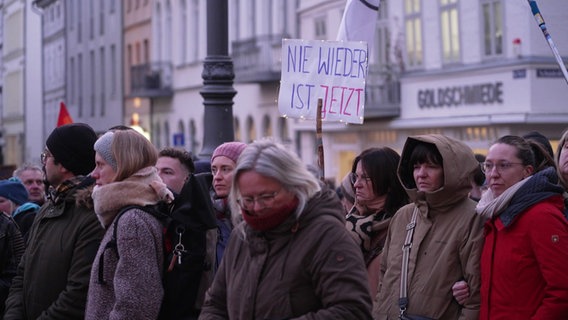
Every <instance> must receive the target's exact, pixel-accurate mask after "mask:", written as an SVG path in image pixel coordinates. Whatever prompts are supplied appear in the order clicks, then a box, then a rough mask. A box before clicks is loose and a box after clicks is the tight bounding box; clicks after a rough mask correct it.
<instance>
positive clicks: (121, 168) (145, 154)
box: [111, 130, 158, 181]
mask: <svg viewBox="0 0 568 320" xmlns="http://www.w3.org/2000/svg"><path fill="white" fill-rule="evenodd" d="M111 151H112V156H113V157H114V159H116V175H115V178H114V181H122V180H124V179H126V178H128V177H130V176H131V175H133V174H134V173H136V172H137V171H139V170H140V169H143V168H146V167H152V166H155V165H156V161H157V160H158V150H156V148H155V147H154V145H153V144H152V143H151V142H150V141H149V140H148V139H147V138H146V137H144V136H143V135H142V134H140V133H138V132H136V131H134V130H116V131H114V136H113V140H112V146H111Z"/></svg>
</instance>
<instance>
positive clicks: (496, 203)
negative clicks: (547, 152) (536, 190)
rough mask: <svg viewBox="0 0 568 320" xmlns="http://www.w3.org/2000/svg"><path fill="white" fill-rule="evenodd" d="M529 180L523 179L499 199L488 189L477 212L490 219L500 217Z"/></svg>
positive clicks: (476, 209)
mask: <svg viewBox="0 0 568 320" xmlns="http://www.w3.org/2000/svg"><path fill="white" fill-rule="evenodd" d="M528 180H529V179H523V180H521V181H519V182H517V183H515V184H514V185H512V186H510V187H509V188H508V189H507V190H505V191H504V192H503V193H502V194H501V195H500V196H498V197H495V194H494V193H493V190H491V189H487V191H485V193H483V195H482V196H481V199H480V200H479V202H478V203H477V206H476V207H475V212H477V214H479V215H481V216H483V217H485V218H488V219H491V218H493V217H498V216H499V215H500V214H501V213H502V212H503V210H505V209H506V208H507V206H508V205H509V203H510V202H511V198H512V197H513V196H514V195H515V193H516V192H517V190H519V188H521V187H522V186H523V185H524V184H525V183H526V182H527V181H528Z"/></svg>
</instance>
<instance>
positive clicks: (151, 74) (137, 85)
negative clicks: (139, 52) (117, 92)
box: [130, 62, 173, 98]
mask: <svg viewBox="0 0 568 320" xmlns="http://www.w3.org/2000/svg"><path fill="white" fill-rule="evenodd" d="M130 95H131V96H135V97H144V98H157V97H171V96H172V95H173V90H172V64H171V63H169V62H153V63H146V64H139V65H135V66H132V67H131V68H130Z"/></svg>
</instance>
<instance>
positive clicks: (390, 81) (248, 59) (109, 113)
mask: <svg viewBox="0 0 568 320" xmlns="http://www.w3.org/2000/svg"><path fill="white" fill-rule="evenodd" d="M42 1H47V2H54V3H57V2H60V0H59V1H57V0H52V1H48V0H42ZM42 1H38V2H42ZM345 3H346V1H345V0H303V1H297V0H263V1H259V0H231V1H228V5H229V21H228V23H229V41H230V45H229V51H230V56H231V57H232V59H233V64H234V72H235V79H234V88H235V90H236V91H237V94H236V96H235V97H234V105H233V108H232V109H233V117H234V122H233V124H234V131H235V139H236V140H240V141H244V142H250V141H253V140H255V139H258V138H261V137H264V136H273V137H276V138H277V139H279V140H281V141H282V142H284V143H285V144H286V145H287V146H288V147H289V148H291V149H292V150H295V151H296V152H297V153H298V154H299V155H300V156H301V158H302V159H303V160H304V162H306V163H307V164H315V163H316V162H317V152H316V134H315V122H314V121H306V120H299V119H285V118H282V117H280V115H279V113H278V108H277V105H278V101H277V99H278V88H279V82H280V72H281V64H280V59H281V49H282V39H283V38H301V39H319V40H334V39H335V38H336V35H337V31H338V27H339V24H340V21H341V18H342V15H343V11H344V8H345ZM538 3H539V6H540V9H541V11H542V13H543V16H544V18H545V20H546V22H547V26H548V29H549V31H550V33H551V35H552V37H553V39H554V41H555V42H556V45H557V46H558V49H559V51H560V52H561V53H563V54H564V56H567V55H568V36H567V35H566V34H565V33H563V32H562V30H563V29H564V28H563V23H565V21H568V2H566V3H565V2H562V1H555V0H539V2H538ZM20 7H23V1H4V4H3V9H2V12H3V16H4V19H3V21H4V25H5V28H7V27H8V24H10V25H14V26H15V25H18V23H20V25H21V24H22V23H23V22H21V19H18V18H17V17H18V16H17V15H15V16H14V13H15V12H17V8H20ZM61 9H62V10H63V11H64V12H65V16H66V18H65V20H64V22H62V23H63V25H64V26H65V27H63V29H64V32H63V33H64V34H65V40H64V41H65V44H64V46H63V51H64V53H63V55H64V56H65V57H66V58H65V63H63V65H62V66H61V68H63V69H65V71H63V74H65V75H66V81H65V86H64V88H61V86H60V85H59V87H58V86H57V83H58V82H57V81H55V80H54V79H56V76H55V75H56V74H57V71H55V70H52V71H50V72H51V73H50V72H48V71H47V67H46V66H45V64H48V62H47V61H46V59H47V57H48V56H49V57H59V51H58V48H59V47H58V46H59V44H60V42H58V41H61V40H57V38H58V37H59V36H60V35H61V33H60V31H57V30H60V29H61V23H60V22H55V20H54V21H53V23H52V24H51V25H48V24H46V21H45V19H46V15H45V14H44V16H43V18H44V25H43V28H44V32H43V37H44V49H43V52H44V56H45V57H44V59H43V62H44V77H43V79H44V82H47V81H48V78H47V75H48V74H51V77H52V78H49V79H50V80H49V82H50V83H49V85H44V98H43V99H44V105H45V106H44V110H45V111H44V112H45V115H44V118H45V119H46V120H45V121H46V122H50V121H52V119H53V117H54V116H55V112H52V111H49V110H55V109H54V108H56V103H57V105H58V102H56V100H57V99H58V98H59V97H61V96H65V97H66V99H65V101H66V102H67V105H68V108H69V111H70V113H71V115H72V117H73V118H74V120H75V121H84V122H87V123H90V124H92V125H93V127H95V128H96V129H97V130H98V131H104V130H106V129H107V128H108V127H110V126H112V125H116V124H119V123H122V124H125V125H131V124H136V123H137V124H138V125H139V126H140V127H141V128H143V130H144V131H146V132H148V133H149V135H150V136H151V140H152V141H153V142H154V144H155V145H156V146H157V147H158V148H161V147H164V146H179V147H183V148H185V149H187V150H190V151H192V152H193V153H194V154H199V153H200V151H201V149H202V147H203V140H204V139H203V138H204V137H203V135H204V127H205V126H207V125H209V124H207V123H204V107H203V97H202V96H201V94H200V91H201V90H202V89H203V79H202V72H203V61H204V59H205V57H206V55H207V47H206V46H207V41H206V40H207V37H208V36H213V35H207V30H206V9H207V1H206V0H125V1H116V0H104V1H80V0H68V1H65V5H64V6H63V4H61ZM54 13H55V16H57V11H54ZM58 28H59V29H58ZM46 29H49V30H46ZM115 30H121V32H115ZM14 39H15V37H14V36H13V35H12V34H10V35H9V36H8V35H4V39H3V41H4V46H3V55H2V58H3V59H4V68H3V71H4V77H3V81H4V87H6V88H5V91H4V93H5V95H6V93H7V92H8V91H7V87H8V86H10V88H11V91H10V92H14V91H13V89H12V88H13V87H14V85H13V83H16V82H17V81H15V80H14V79H16V78H17V77H18V76H17V74H18V73H17V71H18V70H19V68H22V67H21V66H18V62H19V61H22V60H21V58H17V57H18V53H19V52H22V50H23V48H22V45H19V46H18V44H19V42H17V41H14ZM371 50H372V55H371V56H370V57H369V69H368V75H367V87H366V92H365V95H366V100H365V120H364V124H363V125H355V124H348V125H345V124H339V123H324V126H323V131H324V138H323V142H324V154H325V158H324V159H325V161H324V162H325V174H326V177H327V178H331V179H335V180H336V181H339V180H340V179H341V178H342V177H343V175H344V174H345V173H346V172H347V171H349V169H350V167H351V162H352V160H353V158H354V157H355V156H356V155H357V154H359V153H360V152H361V151H362V150H364V149H366V148H369V147H374V146H390V147H392V148H394V149H396V150H401V149H402V146H403V144H404V142H405V140H406V138H407V137H408V136H410V135H416V134H423V133H442V134H445V135H448V136H451V137H454V138H457V139H460V140H462V141H464V142H466V143H467V144H468V145H470V146H471V147H472V149H473V150H474V151H476V152H480V153H484V152H486V149H487V148H488V146H489V144H490V143H491V142H492V141H493V140H495V139H496V138H498V137H499V136H502V135H504V134H519V135H521V134H524V133H526V132H528V131H532V130H538V131H540V132H541V133H543V134H544V135H546V136H548V137H549V138H551V140H552V142H553V144H554V143H555V141H556V140H557V139H558V138H559V137H560V135H561V133H562V131H563V130H564V129H565V127H566V126H567V125H566V123H568V108H566V107H565V102H564V101H567V98H568V90H566V83H565V81H564V79H563V78H562V74H561V73H560V71H559V68H558V66H557V65H556V62H555V60H554V58H553V56H552V53H551V51H550V48H549V47H548V45H547V43H546V40H545V39H544V37H543V35H542V33H541V31H540V29H539V28H538V26H537V24H536V22H535V21H534V18H533V17H532V14H531V11H530V8H529V6H528V4H527V3H526V2H511V1H505V0H476V1H459V0H435V1H432V2H428V3H426V1H424V0H401V1H394V0H382V1H381V5H380V9H379V12H378V15H377V23H376V30H375V41H374V43H373V44H372V48H371ZM18 59H20V60H18ZM49 59H55V58H49ZM49 61H52V60H49ZM53 61H55V60H53ZM26 63H27V62H26ZM50 64H51V65H52V66H55V65H56V63H50ZM57 79H58V78H57ZM62 92H65V93H64V94H63V93H62ZM22 96H23V95H22ZM27 96H28V94H27V93H26V97H27ZM13 99H14V98H7V97H6V96H4V98H3V100H2V101H3V103H4V111H3V117H2V120H3V128H4V130H5V131H4V132H5V133H10V134H11V135H12V138H10V139H11V140H10V142H9V141H6V147H7V148H21V144H19V143H18V140H14V139H15V138H14V137H15V136H14V134H12V133H11V132H16V131H14V129H13V128H14V127H15V126H17V125H16V123H19V122H18V121H20V123H21V120H17V119H19V118H18V116H19V117H20V118H23V114H24V113H23V111H20V113H18V112H17V110H20V109H17V108H14V107H13V106H14V105H17V104H14V103H12V100H13ZM8 101H10V102H11V103H10V105H9V106H7V102H8ZM40 104H41V103H40ZM52 106H53V107H52ZM14 110H15V111H14ZM21 110H23V109H21ZM26 116H27V114H26ZM48 117H52V119H51V120H50V119H48ZM134 122H136V123H134ZM44 127H45V131H46V132H47V131H48V129H47V128H48V125H44ZM8 136H9V135H8ZM8 136H6V135H5V137H6V138H9V137H8ZM42 141H43V140H42ZM22 154H24V151H22Z"/></svg>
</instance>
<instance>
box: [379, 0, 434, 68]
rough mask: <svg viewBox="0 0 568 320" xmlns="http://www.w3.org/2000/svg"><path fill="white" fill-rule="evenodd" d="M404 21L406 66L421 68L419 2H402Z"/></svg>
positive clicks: (417, 0) (409, 0)
mask: <svg viewBox="0 0 568 320" xmlns="http://www.w3.org/2000/svg"><path fill="white" fill-rule="evenodd" d="M379 11H381V10H380V9H379ZM404 21H405V22H404V29H405V32H406V54H407V66H408V67H410V68H412V67H417V66H421V65H422V63H423V58H422V55H423V52H422V17H421V8H420V0H404Z"/></svg>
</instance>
